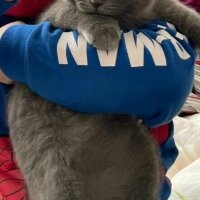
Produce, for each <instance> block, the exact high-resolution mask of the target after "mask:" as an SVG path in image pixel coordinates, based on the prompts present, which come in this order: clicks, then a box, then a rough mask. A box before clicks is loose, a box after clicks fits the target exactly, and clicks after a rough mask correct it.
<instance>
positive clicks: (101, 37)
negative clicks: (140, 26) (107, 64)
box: [81, 20, 121, 51]
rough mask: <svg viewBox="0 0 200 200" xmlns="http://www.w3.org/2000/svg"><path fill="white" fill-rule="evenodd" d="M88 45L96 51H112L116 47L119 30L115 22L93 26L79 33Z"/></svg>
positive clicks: (119, 34)
mask: <svg viewBox="0 0 200 200" xmlns="http://www.w3.org/2000/svg"><path fill="white" fill-rule="evenodd" d="M81 32H82V34H83V36H84V37H85V39H86V40H87V41H88V43H90V44H93V46H95V47H96V48H97V49H101V50H107V51H110V50H113V49H115V48H116V47H117V46H118V43H119V40H120V36H121V30H120V27H119V24H118V22H117V21H115V20H110V21H109V22H101V23H96V24H94V25H93V26H92V27H91V28H90V29H87V30H82V31H81Z"/></svg>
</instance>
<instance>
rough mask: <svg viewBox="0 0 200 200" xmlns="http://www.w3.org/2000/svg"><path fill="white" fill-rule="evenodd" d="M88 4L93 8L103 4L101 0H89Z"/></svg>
mask: <svg viewBox="0 0 200 200" xmlns="http://www.w3.org/2000/svg"><path fill="white" fill-rule="evenodd" d="M90 3H91V4H92V5H93V6H94V7H95V8H98V7H99V6H100V5H102V4H103V0H90Z"/></svg>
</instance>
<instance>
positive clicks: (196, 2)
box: [181, 0, 200, 11]
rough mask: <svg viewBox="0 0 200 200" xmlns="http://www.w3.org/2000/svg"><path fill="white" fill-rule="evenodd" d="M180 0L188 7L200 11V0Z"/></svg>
mask: <svg viewBox="0 0 200 200" xmlns="http://www.w3.org/2000/svg"><path fill="white" fill-rule="evenodd" d="M181 1H183V2H184V3H185V4H187V5H189V6H190V7H193V8H195V9H196V10H197V11H200V0H181Z"/></svg>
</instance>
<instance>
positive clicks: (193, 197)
mask: <svg viewBox="0 0 200 200" xmlns="http://www.w3.org/2000/svg"><path fill="white" fill-rule="evenodd" d="M174 125H175V141H176V145H177V147H178V149H179V157H178V158H177V160H176V162H175V164H174V166H173V167H172V168H171V169H170V170H169V172H168V176H169V177H170V179H171V182H172V194H171V196H170V198H169V200H199V199H200V136H199V135H200V114H196V115H192V116H189V117H187V118H181V117H176V118H175V119H174Z"/></svg>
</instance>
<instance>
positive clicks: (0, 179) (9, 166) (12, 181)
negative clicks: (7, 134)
mask: <svg viewBox="0 0 200 200" xmlns="http://www.w3.org/2000/svg"><path fill="white" fill-rule="evenodd" d="M0 200H28V196H27V191H26V187H25V184H24V180H23V176H22V174H21V172H20V170H19V169H18V167H17V165H16V162H15V160H14V158H13V150H12V146H11V143H10V140H9V138H3V137H1V138H0Z"/></svg>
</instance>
